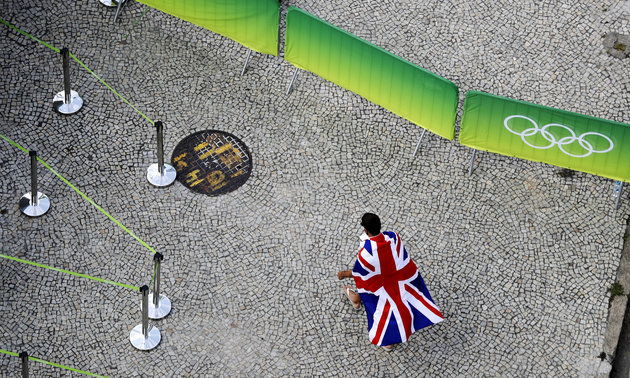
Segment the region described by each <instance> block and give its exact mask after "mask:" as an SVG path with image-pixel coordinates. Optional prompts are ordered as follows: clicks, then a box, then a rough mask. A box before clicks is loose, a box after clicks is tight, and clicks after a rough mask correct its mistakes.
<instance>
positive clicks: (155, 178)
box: [147, 121, 177, 187]
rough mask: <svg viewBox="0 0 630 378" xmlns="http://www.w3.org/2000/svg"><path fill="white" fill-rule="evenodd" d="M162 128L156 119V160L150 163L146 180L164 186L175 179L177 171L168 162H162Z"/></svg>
mask: <svg viewBox="0 0 630 378" xmlns="http://www.w3.org/2000/svg"><path fill="white" fill-rule="evenodd" d="M163 128H164V125H163V124H162V122H160V121H157V122H156V123H155V130H156V133H157V155H158V162H157V163H154V164H151V165H150V166H149V168H148V169H147V180H149V183H150V184H151V185H154V186H158V187H164V186H169V185H171V184H172V183H173V181H175V177H176V176H177V171H176V170H175V168H173V166H172V165H170V164H164V141H163V135H162V134H163Z"/></svg>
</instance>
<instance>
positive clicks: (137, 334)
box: [129, 324, 162, 350]
mask: <svg viewBox="0 0 630 378" xmlns="http://www.w3.org/2000/svg"><path fill="white" fill-rule="evenodd" d="M161 340H162V334H161V333H160V330H159V329H157V328H156V327H151V329H150V330H149V331H148V332H147V337H144V335H143V334H142V324H138V325H137V326H135V327H133V329H132V330H131V333H130V334H129V341H131V345H133V346H134V347H135V348H136V349H140V350H151V349H153V348H155V347H156V346H157V345H158V344H159V343H160V341H161Z"/></svg>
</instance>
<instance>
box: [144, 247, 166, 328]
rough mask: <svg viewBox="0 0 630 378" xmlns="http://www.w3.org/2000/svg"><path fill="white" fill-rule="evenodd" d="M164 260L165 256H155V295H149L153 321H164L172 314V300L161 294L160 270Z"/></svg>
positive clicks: (150, 315) (159, 254) (150, 314)
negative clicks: (163, 319) (164, 318)
mask: <svg viewBox="0 0 630 378" xmlns="http://www.w3.org/2000/svg"><path fill="white" fill-rule="evenodd" d="M163 259H164V256H163V255H162V254H161V253H156V254H155V255H154V256H153V261H154V262H155V264H154V266H153V271H154V272H155V277H154V279H153V293H151V294H149V318H151V319H162V318H163V317H165V316H166V315H168V313H169V312H171V300H170V299H168V298H167V297H166V296H165V295H162V294H160V268H161V266H162V260H163Z"/></svg>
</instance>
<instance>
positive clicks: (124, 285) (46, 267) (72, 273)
mask: <svg viewBox="0 0 630 378" xmlns="http://www.w3.org/2000/svg"><path fill="white" fill-rule="evenodd" d="M0 257H2V258H5V259H9V260H13V261H17V262H21V263H24V264H28V265H33V266H36V267H39V268H44V269H50V270H54V271H56V272H61V273H66V274H71V275H73V276H77V277H82V278H87V279H90V280H94V281H98V282H103V283H108V284H111V285H116V286H120V287H124V288H126V289H132V290H135V291H140V288H139V287H137V286H132V285H127V284H124V283H120V282H116V281H110V280H106V279H103V278H98V277H92V276H88V275H87V274H83V273H77V272H72V271H69V270H65V269H60V268H55V267H53V266H48V265H44V264H40V263H36V262H32V261H28V260H22V259H18V258H17V257H12V256H7V255H3V254H1V253H0Z"/></svg>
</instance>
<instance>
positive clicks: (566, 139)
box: [503, 115, 615, 158]
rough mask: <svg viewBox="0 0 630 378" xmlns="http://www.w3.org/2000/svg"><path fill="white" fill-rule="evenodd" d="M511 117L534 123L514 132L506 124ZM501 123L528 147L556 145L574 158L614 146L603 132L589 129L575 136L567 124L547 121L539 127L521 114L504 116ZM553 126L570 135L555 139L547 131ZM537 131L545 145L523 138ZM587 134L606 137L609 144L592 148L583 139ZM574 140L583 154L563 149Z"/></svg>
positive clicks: (541, 147)
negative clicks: (599, 148)
mask: <svg viewBox="0 0 630 378" xmlns="http://www.w3.org/2000/svg"><path fill="white" fill-rule="evenodd" d="M512 118H522V119H525V120H527V121H529V122H531V124H532V125H534V127H530V128H529V129H525V130H523V131H521V132H516V131H514V130H512V129H511V128H510V126H509V125H508V122H509V121H510V120H511V119H512ZM503 125H504V126H505V128H506V129H508V131H509V132H511V133H512V134H515V135H519V136H520V137H521V140H522V141H523V143H525V144H526V145H528V146H530V147H533V148H537V149H541V150H546V149H548V148H551V147H553V146H555V145H557V146H558V148H559V149H560V151H562V152H564V153H565V154H567V155H569V156H572V157H576V158H581V157H586V156H589V155H590V154H592V153H598V154H603V153H606V152H608V151H610V150H612V149H613V147H614V146H615V145H614V144H613V141H612V140H610V138H609V137H607V136H606V135H604V134H600V133H596V132H592V131H589V132H586V133H583V134H582V135H580V136H577V135H575V132H574V131H573V130H572V129H571V128H569V127H568V126H565V125H561V124H559V123H549V124H547V125H545V126H543V127H539V126H538V124H537V123H536V122H535V121H534V120H533V119H531V118H529V117H525V116H522V115H511V116H508V117H506V118H505V120H503ZM553 127H559V128H561V129H564V130H566V131H568V132H569V134H570V135H569V136H565V137H563V138H560V139H559V140H557V139H556V137H555V136H554V135H553V134H552V133H551V132H550V131H548V129H550V128H553ZM538 132H540V135H542V137H543V138H545V140H547V141H548V142H549V144H548V145H546V146H536V145H533V144H531V143H530V142H528V141H527V139H525V138H526V137H529V136H533V135H536V134H537V133H538ZM587 135H596V136H598V137H601V138H604V139H606V140H607V141H608V144H609V146H608V148H607V149H605V150H596V149H594V148H593V145H592V144H591V143H590V142H589V141H587V140H585V139H584V137H585V136H587ZM576 140H577V141H578V143H579V144H580V147H582V148H583V149H584V150H586V153H585V154H583V155H576V154H572V153H569V152H567V151H566V150H565V149H564V146H566V145H567V144H571V143H573V142H575V141H576Z"/></svg>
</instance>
